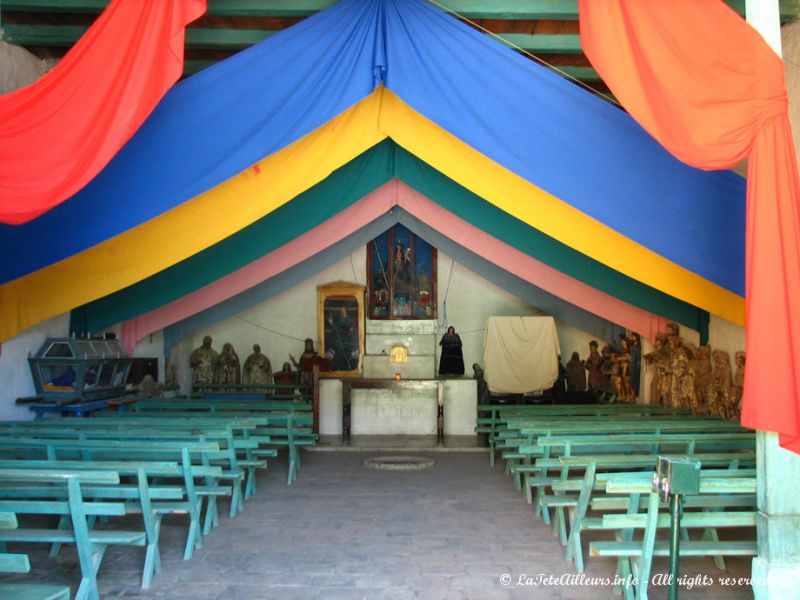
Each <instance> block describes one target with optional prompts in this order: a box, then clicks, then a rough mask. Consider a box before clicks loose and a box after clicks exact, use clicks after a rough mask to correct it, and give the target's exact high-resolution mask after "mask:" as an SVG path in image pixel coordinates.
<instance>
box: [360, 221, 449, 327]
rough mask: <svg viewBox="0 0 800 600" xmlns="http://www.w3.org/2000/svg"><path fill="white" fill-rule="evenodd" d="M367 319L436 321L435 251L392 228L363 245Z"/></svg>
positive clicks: (408, 233) (400, 227)
mask: <svg viewBox="0 0 800 600" xmlns="http://www.w3.org/2000/svg"><path fill="white" fill-rule="evenodd" d="M367 283H368V285H367V316H368V318H370V319H435V318H436V306H437V304H436V248H434V247H432V246H431V245H430V244H428V243H427V242H426V241H425V240H423V239H422V238H420V237H419V236H417V235H415V234H414V233H413V232H412V231H409V230H408V229H407V228H406V227H404V226H403V225H399V224H398V225H395V226H394V227H392V228H391V229H389V230H387V231H385V232H383V233H382V234H381V235H379V236H378V237H377V238H375V239H374V240H372V241H371V242H370V243H369V244H368V245H367Z"/></svg>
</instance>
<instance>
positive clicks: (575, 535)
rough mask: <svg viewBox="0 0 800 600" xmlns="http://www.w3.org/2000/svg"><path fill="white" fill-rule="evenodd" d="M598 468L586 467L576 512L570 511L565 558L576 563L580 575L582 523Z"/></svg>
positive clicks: (590, 464)
mask: <svg viewBox="0 0 800 600" xmlns="http://www.w3.org/2000/svg"><path fill="white" fill-rule="evenodd" d="M596 468H597V465H596V464H595V463H593V462H592V463H589V464H588V465H587V466H586V471H585V472H584V474H583V482H582V483H581V491H580V494H578V504H577V505H576V506H575V509H574V510H572V511H570V512H571V515H572V518H571V520H570V526H569V537H568V538H567V550H566V553H565V558H566V559H567V560H571V561H573V562H574V563H575V569H576V570H577V571H578V573H583V550H582V548H581V523H583V519H584V517H585V516H586V511H587V510H588V508H589V500H590V499H591V497H592V488H594V474H595V470H596Z"/></svg>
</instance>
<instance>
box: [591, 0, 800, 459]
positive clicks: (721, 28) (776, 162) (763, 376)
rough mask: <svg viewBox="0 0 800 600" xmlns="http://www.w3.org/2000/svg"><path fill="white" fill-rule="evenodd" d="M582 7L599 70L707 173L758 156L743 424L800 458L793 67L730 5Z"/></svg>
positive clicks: (681, 0) (692, 1)
mask: <svg viewBox="0 0 800 600" xmlns="http://www.w3.org/2000/svg"><path fill="white" fill-rule="evenodd" d="M579 10H580V27H581V42H582V45H583V48H584V51H585V52H586V55H587V56H588V57H589V60H590V61H591V62H592V65H594V67H595V68H596V69H597V71H598V72H599V73H600V75H601V76H602V77H603V80H604V81H605V82H606V83H607V84H608V86H609V88H610V89H611V91H612V92H613V93H614V95H615V96H616V97H617V99H618V100H619V101H620V102H621V103H622V105H623V106H624V107H625V108H626V110H628V111H629V112H630V114H631V115H632V116H633V117H634V118H635V119H636V120H637V121H638V122H639V123H640V124H641V125H642V126H643V127H644V128H645V129H646V130H647V131H648V132H649V133H650V134H651V135H652V136H653V137H655V138H656V139H657V140H658V141H659V142H661V144H662V145H663V146H664V147H665V148H666V149H667V150H669V151H670V152H671V153H672V154H674V155H675V156H676V157H677V158H679V159H681V160H682V161H684V162H686V163H688V164H690V165H692V166H695V167H699V168H702V169H723V168H729V167H731V166H733V165H734V164H736V163H737V162H739V161H740V160H741V159H742V158H744V157H749V164H748V173H747V177H748V181H747V221H746V222H747V225H746V228H747V231H746V282H745V285H746V288H745V293H746V302H747V307H746V320H747V323H746V332H747V369H746V375H745V384H744V401H743V407H742V423H743V424H744V425H746V426H748V427H753V428H757V429H762V430H767V431H777V432H778V433H779V434H780V439H781V445H782V446H783V447H785V448H787V449H789V450H792V451H794V452H800V410H799V408H798V407H799V406H800V380H799V379H798V376H799V372H800V369H799V368H798V367H800V239H799V237H798V236H800V216H799V215H798V190H800V185H799V184H798V175H797V166H796V164H797V162H796V157H795V150H794V145H793V143H792V135H791V127H790V124H789V117H788V100H787V97H786V88H785V85H784V78H783V62H782V61H781V59H780V58H779V57H778V56H777V55H776V54H775V53H774V52H773V51H772V49H771V48H769V46H767V44H766V42H765V41H764V40H763V38H761V36H760V35H759V34H758V33H757V32H756V31H755V30H754V29H753V28H752V27H750V26H749V25H748V24H747V23H746V22H745V21H744V20H743V19H742V18H741V17H739V16H738V15H737V14H736V13H734V12H733V11H732V10H731V9H730V8H728V7H727V6H726V5H725V4H724V3H723V2H722V1H721V0H670V1H669V2H641V1H637V0H591V1H590V0H579ZM697 202H698V203H702V202H703V198H697ZM697 226H698V227H713V226H714V225H713V223H698V224H697ZM665 235H669V233H668V232H666V233H665Z"/></svg>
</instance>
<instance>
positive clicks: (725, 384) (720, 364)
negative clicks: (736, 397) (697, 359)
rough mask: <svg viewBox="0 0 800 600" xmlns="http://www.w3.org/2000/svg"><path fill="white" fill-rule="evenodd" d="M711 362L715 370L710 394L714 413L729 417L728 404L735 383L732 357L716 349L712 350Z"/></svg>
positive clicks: (712, 373) (712, 374)
mask: <svg viewBox="0 0 800 600" xmlns="http://www.w3.org/2000/svg"><path fill="white" fill-rule="evenodd" d="M711 363H712V365H713V370H712V372H711V386H710V391H709V396H710V398H711V407H712V414H718V415H720V416H721V417H722V418H728V406H729V404H730V397H731V387H732V385H733V377H732V376H731V361H730V357H729V356H728V353H727V352H725V351H724V350H714V351H713V352H711Z"/></svg>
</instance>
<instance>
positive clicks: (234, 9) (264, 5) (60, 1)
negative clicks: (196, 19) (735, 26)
mask: <svg viewBox="0 0 800 600" xmlns="http://www.w3.org/2000/svg"><path fill="white" fill-rule="evenodd" d="M725 1H726V2H727V4H728V5H730V6H731V8H733V9H734V10H735V11H736V12H738V13H739V14H742V15H743V14H744V5H745V0H725ZM437 2H438V3H439V4H441V5H442V6H446V7H447V8H449V9H451V10H453V11H454V12H456V13H458V14H460V15H463V16H465V17H467V18H470V19H509V20H528V19H545V20H576V19H577V18H578V0H437ZM335 3H336V0H208V13H207V14H209V15H221V16H240V17H302V16H307V15H311V14H314V13H316V12H319V11H320V10H324V9H325V8H328V7H329V6H331V5H333V4H335ZM107 4H108V0H2V10H3V11H39V12H50V13H58V12H100V11H101V10H102V9H103V8H105V6H106V5H107ZM780 6H781V19H782V20H790V19H793V18H795V17H797V10H798V8H797V0H780Z"/></svg>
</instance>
